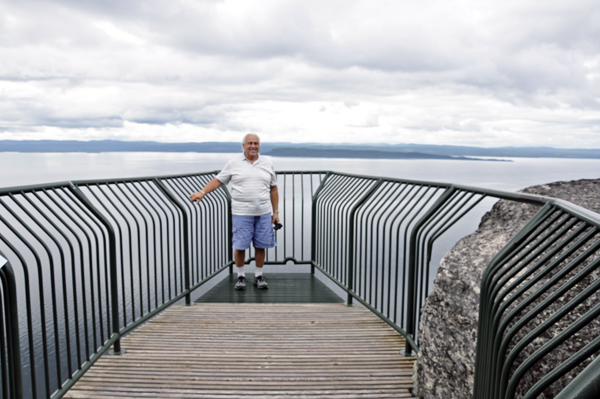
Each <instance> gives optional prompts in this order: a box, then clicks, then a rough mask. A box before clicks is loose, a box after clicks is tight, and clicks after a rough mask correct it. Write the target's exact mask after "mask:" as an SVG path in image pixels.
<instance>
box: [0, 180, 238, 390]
mask: <svg viewBox="0 0 600 399" xmlns="http://www.w3.org/2000/svg"><path fill="white" fill-rule="evenodd" d="M214 176H215V173H205V174H197V175H184V176H167V177H160V178H156V177H148V178H137V179H112V180H97V181H79V182H65V183H57V184H49V185H38V186H29V187H20V188H9V189H4V190H1V191H0V252H2V253H3V254H4V256H5V257H6V258H7V259H9V260H10V263H11V264H12V266H13V268H14V269H15V280H16V292H17V302H16V306H17V307H18V308H17V309H16V311H18V314H19V315H20V318H19V319H18V320H19V326H18V327H19V330H20V335H21V337H22V339H21V343H20V347H19V346H18V345H17V346H16V347H14V348H13V349H14V351H15V352H17V353H19V354H20V358H21V361H22V363H23V367H22V371H23V372H22V381H23V384H22V386H23V396H24V397H26V398H49V397H61V396H62V395H64V394H65V392H67V391H68V389H69V388H70V387H71V386H72V385H73V384H74V383H75V382H76V381H77V380H78V379H79V378H80V377H81V375H83V373H85V371H86V370H88V369H89V367H91V365H92V364H93V363H94V362H95V361H96V360H97V359H98V358H99V357H100V356H102V355H103V354H104V353H105V352H107V350H108V349H109V348H111V347H112V349H113V353H115V354H120V353H122V352H123V350H124V349H122V348H121V346H120V338H121V337H122V336H123V335H125V334H127V333H128V332H130V331H131V330H132V329H134V328H136V327H137V326H139V325H140V324H142V323H144V322H146V321H147V320H149V319H150V318H151V317H153V316H154V315H156V314H158V313H159V312H160V311H162V310H163V309H165V308H167V307H168V306H170V305H172V304H174V303H176V302H178V301H180V300H183V301H185V303H187V304H189V303H190V302H191V300H190V295H191V293H192V291H193V290H195V289H196V288H198V287H199V286H200V285H202V284H203V283H205V282H206V281H208V280H209V279H210V278H211V277H212V276H214V275H216V274H217V273H219V272H220V271H222V270H223V269H226V268H227V267H229V266H230V265H231V263H232V262H231V260H230V259H231V256H230V253H228V251H227V250H226V249H227V248H228V247H229V245H228V242H229V241H230V231H231V229H230V228H229V220H230V214H229V212H230V211H229V208H230V207H229V198H228V193H227V191H226V190H219V191H218V192H216V193H215V194H214V195H212V196H211V197H210V198H207V200H206V201H203V202H202V203H201V204H199V205H197V206H196V205H194V206H192V204H191V203H190V201H189V193H190V192H193V191H195V190H196V189H197V187H202V186H203V185H204V184H205V183H206V182H207V181H208V180H210V179H212V178H213V177H214ZM200 247H201V248H203V250H199V248H200ZM5 320H6V319H5ZM3 365H4V363H3ZM3 370H4V368H3ZM6 397H11V398H12V397H13V396H12V395H11V396H6Z"/></svg>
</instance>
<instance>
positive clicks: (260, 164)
mask: <svg viewBox="0 0 600 399" xmlns="http://www.w3.org/2000/svg"><path fill="white" fill-rule="evenodd" d="M217 180H219V181H220V182H221V183H223V184H229V183H230V182H231V211H232V213H233V214H234V215H243V216H261V215H265V214H267V213H270V212H271V187H274V186H277V175H276V174H275V169H273V164H272V163H271V161H270V160H269V159H267V158H265V157H261V156H260V155H259V156H258V158H257V159H256V161H254V163H250V161H248V159H246V156H245V155H244V153H242V154H239V155H236V156H235V157H234V158H232V159H231V160H229V162H227V164H226V165H225V167H224V168H223V170H221V172H220V173H219V174H218V175H217Z"/></svg>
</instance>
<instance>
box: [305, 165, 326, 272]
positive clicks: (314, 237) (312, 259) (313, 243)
mask: <svg viewBox="0 0 600 399" xmlns="http://www.w3.org/2000/svg"><path fill="white" fill-rule="evenodd" d="M329 176H331V172H327V174H326V175H325V177H324V178H323V180H321V184H319V187H318V188H317V191H315V193H314V194H313V197H312V215H311V223H310V273H311V274H315V262H316V259H315V258H316V257H317V255H316V246H317V234H316V233H317V231H316V230H317V200H318V199H319V194H321V191H322V190H323V188H324V187H325V183H326V182H327V180H328V179H329Z"/></svg>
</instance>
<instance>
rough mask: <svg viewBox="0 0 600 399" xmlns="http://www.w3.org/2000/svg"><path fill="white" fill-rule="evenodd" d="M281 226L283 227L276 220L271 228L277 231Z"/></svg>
mask: <svg viewBox="0 0 600 399" xmlns="http://www.w3.org/2000/svg"><path fill="white" fill-rule="evenodd" d="M282 227H283V225H282V224H281V223H279V222H277V223H275V224H274V225H273V230H275V231H277V230H279V229H280V228H282Z"/></svg>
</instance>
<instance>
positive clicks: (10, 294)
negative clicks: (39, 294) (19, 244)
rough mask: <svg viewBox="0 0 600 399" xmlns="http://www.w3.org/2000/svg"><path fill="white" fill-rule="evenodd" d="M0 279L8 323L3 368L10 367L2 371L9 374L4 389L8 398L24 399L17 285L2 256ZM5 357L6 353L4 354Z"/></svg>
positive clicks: (3, 327)
mask: <svg viewBox="0 0 600 399" xmlns="http://www.w3.org/2000/svg"><path fill="white" fill-rule="evenodd" d="M0 278H1V279H2V284H3V286H4V290H3V294H4V298H3V300H4V312H3V313H4V316H5V318H6V319H5V320H0V323H3V322H4V321H6V324H5V325H4V326H1V325H0V326H1V327H2V333H4V332H6V357H7V358H6V362H2V368H4V367H8V370H7V371H8V373H5V371H4V370H2V375H7V374H8V386H4V387H3V389H4V391H5V392H6V393H8V397H11V398H15V399H22V398H23V376H22V374H21V344H20V341H19V312H18V308H17V285H16V283H15V275H14V273H13V270H12V267H10V264H9V263H8V261H7V260H6V259H4V258H3V257H2V256H1V255H0ZM2 357H4V353H3V354H2Z"/></svg>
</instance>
